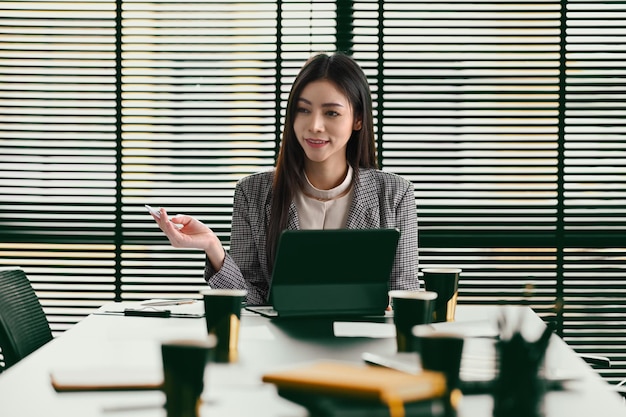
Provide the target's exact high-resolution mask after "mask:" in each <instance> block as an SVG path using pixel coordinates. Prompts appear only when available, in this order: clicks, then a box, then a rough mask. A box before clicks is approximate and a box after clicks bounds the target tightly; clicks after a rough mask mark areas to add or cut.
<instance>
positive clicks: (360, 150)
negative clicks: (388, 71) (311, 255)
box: [266, 53, 378, 269]
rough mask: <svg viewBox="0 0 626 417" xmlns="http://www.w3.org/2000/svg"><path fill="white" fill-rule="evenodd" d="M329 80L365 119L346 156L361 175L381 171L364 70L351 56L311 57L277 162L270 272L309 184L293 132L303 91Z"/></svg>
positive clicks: (293, 97) (296, 88) (295, 92)
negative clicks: (303, 189)
mask: <svg viewBox="0 0 626 417" xmlns="http://www.w3.org/2000/svg"><path fill="white" fill-rule="evenodd" d="M318 80H328V81H330V82H332V83H333V84H334V85H335V87H336V88H337V89H339V91H341V92H342V93H343V94H344V95H345V96H346V98H347V99H348V100H349V102H350V105H351V107H352V111H353V115H354V117H355V118H360V119H361V121H362V122H361V124H362V127H361V129H359V130H355V131H353V132H352V135H351V136H350V139H349V140H348V146H347V150H346V157H347V160H348V163H349V164H350V166H352V167H353V168H354V170H355V175H358V168H377V166H378V163H377V160H376V145H375V139H374V123H373V120H372V95H371V92H370V88H369V83H368V82H367V77H366V76H365V74H364V73H363V70H362V69H361V67H360V66H359V64H357V63H356V61H355V60H354V59H352V58H351V57H349V56H347V55H345V54H342V53H336V54H333V55H328V54H319V55H315V56H313V57H311V58H310V59H309V60H308V61H307V62H306V63H305V64H304V66H303V67H302V69H301V70H300V73H299V74H298V76H297V77H296V79H295V81H294V83H293V86H292V88H291V92H290V93H289V99H288V101H287V112H286V115H285V126H284V130H283V137H282V143H281V147H280V151H279V153H278V159H277V161H276V170H275V174H274V184H273V191H272V211H271V214H270V219H269V228H268V231H267V247H266V250H267V256H268V258H267V259H268V262H269V264H270V269H271V267H272V266H273V261H274V255H275V249H276V244H277V243H278V238H279V236H280V233H281V232H282V231H283V230H284V229H285V228H286V227H287V220H288V216H289V206H290V204H291V202H292V201H293V198H294V194H295V193H296V191H297V190H298V189H300V188H301V187H302V185H303V184H304V183H305V181H306V180H305V175H304V159H305V154H304V150H303V149H302V146H300V143H298V139H297V138H296V133H295V132H294V130H293V121H294V119H295V117H296V112H297V109H298V100H299V98H300V95H301V94H302V90H303V89H304V88H305V87H306V86H307V85H308V84H309V83H311V82H313V81H318Z"/></svg>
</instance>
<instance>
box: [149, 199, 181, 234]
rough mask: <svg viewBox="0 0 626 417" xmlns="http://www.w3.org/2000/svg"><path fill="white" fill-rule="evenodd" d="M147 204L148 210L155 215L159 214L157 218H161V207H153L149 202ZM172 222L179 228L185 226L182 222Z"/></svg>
mask: <svg viewBox="0 0 626 417" xmlns="http://www.w3.org/2000/svg"><path fill="white" fill-rule="evenodd" d="M145 206H146V208H147V209H148V211H149V212H150V213H151V214H154V215H155V216H157V218H159V219H160V218H161V212H160V211H159V209H155V208H154V207H151V206H149V205H147V204H145ZM172 224H173V225H174V226H175V227H176V228H177V229H182V228H183V225H182V224H180V223H172Z"/></svg>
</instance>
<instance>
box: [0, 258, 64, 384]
mask: <svg viewBox="0 0 626 417" xmlns="http://www.w3.org/2000/svg"><path fill="white" fill-rule="evenodd" d="M50 340H52V332H51V330H50V325H49V323H48V319H47V318H46V315H45V313H44V311H43V308H42V307H41V303H40V302H39V298H37V294H35V290H34V289H33V287H32V286H31V284H30V281H29V280H28V278H27V277H26V273H25V272H24V271H23V270H22V269H21V268H17V267H15V268H0V350H1V352H0V353H1V354H2V357H3V359H4V360H3V362H4V365H2V364H1V363H0V372H2V371H3V370H4V369H8V368H9V367H11V366H13V365H15V364H16V363H17V362H19V361H20V360H21V359H23V358H24V357H26V356H27V355H29V354H31V353H32V352H34V351H35V350H37V349H38V348H40V347H41V346H43V345H45V344H46V343H48V342H49V341H50Z"/></svg>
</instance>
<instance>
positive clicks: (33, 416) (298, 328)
mask: <svg viewBox="0 0 626 417" xmlns="http://www.w3.org/2000/svg"><path fill="white" fill-rule="evenodd" d="M520 311H524V314H527V313H531V314H528V315H529V317H530V318H529V319H528V320H527V321H528V322H530V323H528V324H529V328H532V327H533V326H532V324H533V323H534V324H535V325H537V324H541V320H540V319H539V317H537V316H536V315H534V314H532V312H530V310H528V309H523V310H520ZM496 313H497V310H496V307H479V306H459V307H458V310H457V321H458V322H459V323H460V322H462V321H468V324H470V323H479V322H481V321H483V320H491V319H493V318H495V316H496ZM311 326H313V327H311ZM337 326H339V327H340V328H341V327H343V328H344V330H343V332H345V331H346V329H348V330H349V329H350V325H346V324H343V323H342V324H340V325H337V324H335V325H334V326H333V324H332V323H330V324H329V325H328V324H326V323H324V324H319V323H318V324H317V325H312V324H310V323H309V324H307V325H306V326H305V325H304V323H302V322H296V321H290V322H273V321H270V320H268V319H266V318H263V317H260V316H256V315H252V314H251V313H247V312H245V313H243V316H242V327H241V334H240V349H239V350H240V359H239V361H238V362H237V363H234V364H217V363H210V364H209V365H208V366H207V369H206V374H205V390H204V394H203V400H204V405H203V406H202V407H201V416H202V417H206V416H211V417H219V416H223V417H235V416H255V417H264V416H268V417H269V416H272V417H282V416H284V417H305V416H307V412H306V410H305V409H304V408H301V407H300V406H298V405H296V404H294V403H291V402H289V401H287V400H284V399H282V398H281V397H279V396H278V395H277V394H276V391H275V388H274V386H273V385H271V384H264V383H263V382H261V375H263V373H265V372H268V371H273V370H276V369H279V368H281V367H289V366H291V365H294V364H296V363H300V362H307V361H311V360H315V359H329V358H330V359H339V360H348V361H354V362H361V357H360V354H361V353H362V352H373V353H379V354H386V355H390V354H393V353H394V352H395V339H394V338H393V331H392V330H390V326H393V325H392V324H391V323H386V324H384V323H376V324H373V325H371V326H370V325H366V324H365V325H364V324H355V325H354V326H353V327H354V328H355V329H356V330H354V331H353V332H352V334H349V335H348V334H347V333H350V332H349V331H348V332H347V333H346V336H347V337H334V336H333V335H332V333H333V329H334V331H335V332H336V331H338V330H337ZM368 326H369V327H368ZM537 329H538V331H539V332H540V331H541V326H540V325H539V326H537V327H536V328H535V330H537ZM533 331H534V330H533ZM368 332H369V333H370V334H369V336H370V337H363V336H364V334H366V333H368ZM314 333H315V334H317V336H313V334H314ZM205 335H206V326H205V322H204V319H203V318H153V317H125V316H115V315H95V314H94V315H90V316H89V317H87V318H85V319H84V320H83V321H81V322H80V323H78V324H77V325H75V326H74V327H72V328H71V329H70V330H68V331H66V332H65V333H64V334H63V335H61V336H59V337H57V338H55V339H54V340H53V341H51V342H50V343H48V344H47V345H46V346H44V347H42V348H41V349H39V350H38V351H36V352H34V353H33V354H31V355H30V356H29V357H27V358H26V359H24V360H23V361H21V362H20V363H18V364H17V365H15V366H13V367H12V368H10V369H9V370H7V371H6V372H4V373H2V374H0V416H2V417H5V416H6V417H73V416H76V417H165V411H164V410H163V408H162V404H163V403H164V395H163V394H162V393H161V392H160V391H126V392H119V391H111V392H102V391H100V392H71V393H68V392H65V393H57V392H56V391H55V390H54V389H53V388H52V386H51V383H50V373H51V372H53V371H55V370H57V369H82V370H94V371H97V370H103V369H107V370H109V371H111V370H113V371H116V370H120V372H126V373H128V372H145V373H149V374H152V375H157V376H160V375H161V374H160V372H161V356H160V344H161V342H162V341H165V340H171V339H177V338H201V337H204V336H205ZM467 346H471V342H470V343H469V344H467ZM546 365H547V366H549V367H551V368H552V369H557V370H558V369H563V370H565V371H567V372H568V373H572V374H576V375H580V377H581V378H580V380H579V381H576V382H574V383H572V384H571V386H570V387H569V389H568V390H564V391H551V392H549V393H548V394H547V396H546V402H545V410H546V413H545V416H546V417H589V416H594V415H598V413H601V415H602V416H603V417H612V416H616V417H617V416H620V417H623V416H624V415H626V407H625V406H624V404H623V401H622V399H621V397H620V396H619V395H618V394H616V393H614V392H612V391H611V389H610V386H609V385H608V384H606V383H605V382H604V381H603V380H602V379H601V378H600V377H599V376H598V375H597V374H596V373H595V372H594V371H593V370H592V369H591V368H589V366H588V365H587V364H586V363H585V362H584V361H583V360H582V359H580V358H579V357H578V356H577V355H576V354H575V353H574V352H573V351H572V350H571V349H570V348H569V347H568V346H567V345H566V344H565V343H564V342H563V341H562V340H561V339H560V338H558V337H556V336H553V338H552V340H551V343H550V347H549V350H548V354H547V357H546ZM492 406H493V403H492V400H491V397H490V396H488V395H466V396H464V397H463V400H462V402H461V407H460V410H459V417H483V416H484V417H491V415H492Z"/></svg>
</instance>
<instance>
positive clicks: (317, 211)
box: [294, 165, 353, 229]
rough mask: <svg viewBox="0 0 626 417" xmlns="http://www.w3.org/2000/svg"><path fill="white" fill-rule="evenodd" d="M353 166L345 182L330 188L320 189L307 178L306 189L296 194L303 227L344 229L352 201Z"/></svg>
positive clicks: (349, 168)
mask: <svg viewBox="0 0 626 417" xmlns="http://www.w3.org/2000/svg"><path fill="white" fill-rule="evenodd" d="M352 175H353V170H352V167H351V166H349V165H348V172H347V173H346V177H345V178H344V180H343V182H342V183H341V184H339V185H338V186H337V187H335V188H332V189H330V190H320V189H318V188H315V187H314V186H313V185H311V182H310V181H309V179H308V178H307V179H306V181H307V182H306V184H305V185H304V190H302V191H300V192H298V193H297V194H296V196H295V201H294V202H295V204H296V209H297V210H298V219H299V220H300V228H301V229H343V228H344V227H346V221H347V218H348V208H349V207H350V203H351V202H352V193H353V190H352Z"/></svg>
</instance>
